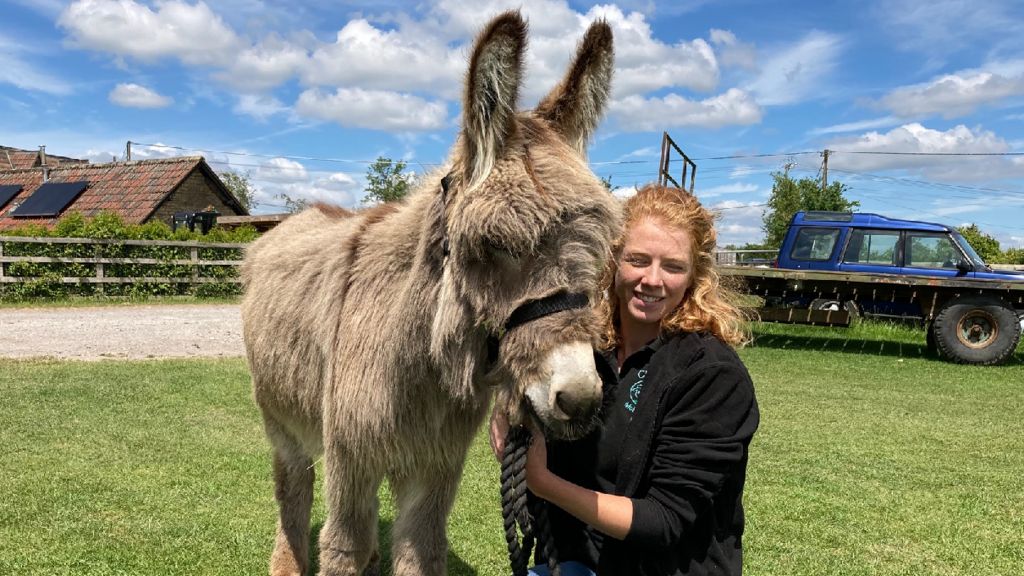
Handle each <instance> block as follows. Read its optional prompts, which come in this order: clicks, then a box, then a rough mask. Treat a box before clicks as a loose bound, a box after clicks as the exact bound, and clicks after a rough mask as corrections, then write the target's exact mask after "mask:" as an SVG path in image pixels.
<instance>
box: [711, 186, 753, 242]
mask: <svg viewBox="0 0 1024 576" xmlns="http://www.w3.org/2000/svg"><path fill="white" fill-rule="evenodd" d="M697 197H698V198H701V199H703V198H704V195H703V194H702V193H701V192H700V191H699V190H698V191H697ZM762 204H763V203H761V202H741V201H739V200H725V201H723V202H718V203H716V204H712V205H709V206H708V208H709V209H711V210H712V211H714V212H717V213H718V214H719V220H718V222H716V223H715V229H716V230H717V231H718V245H719V246H720V247H722V246H726V245H728V244H734V245H743V244H748V243H757V242H760V241H761V240H762V239H763V238H764V230H762V229H761V226H762V216H763V214H764V206H763V205H762Z"/></svg>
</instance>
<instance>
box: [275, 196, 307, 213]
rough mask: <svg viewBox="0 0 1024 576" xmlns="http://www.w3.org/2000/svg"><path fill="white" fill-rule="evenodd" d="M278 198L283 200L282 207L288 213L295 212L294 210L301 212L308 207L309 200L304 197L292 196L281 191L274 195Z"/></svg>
mask: <svg viewBox="0 0 1024 576" xmlns="http://www.w3.org/2000/svg"><path fill="white" fill-rule="evenodd" d="M275 198H277V199H278V200H281V201H282V202H284V209H285V211H286V212H288V213H289V214H295V213H296V212H302V211H303V210H305V209H306V208H309V204H310V202H309V200H307V199H305V198H292V197H291V196H289V195H287V194H284V193H281V194H278V195H277V196H275Z"/></svg>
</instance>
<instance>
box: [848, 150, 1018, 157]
mask: <svg viewBox="0 0 1024 576" xmlns="http://www.w3.org/2000/svg"><path fill="white" fill-rule="evenodd" d="M829 152H841V153H843V154H878V155H882V156H1024V152H883V151H880V150H879V151H872V150H829Z"/></svg>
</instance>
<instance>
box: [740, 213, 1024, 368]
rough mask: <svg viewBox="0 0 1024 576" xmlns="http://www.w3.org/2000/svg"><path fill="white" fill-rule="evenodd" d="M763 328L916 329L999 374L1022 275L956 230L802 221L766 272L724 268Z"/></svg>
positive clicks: (944, 350)
mask: <svg viewBox="0 0 1024 576" xmlns="http://www.w3.org/2000/svg"><path fill="white" fill-rule="evenodd" d="M721 271H722V274H723V275H724V276H728V277H732V278H734V279H735V280H736V281H737V283H738V284H739V285H740V286H741V288H743V289H745V290H746V292H748V293H750V294H753V295H756V296H759V297H761V298H762V299H763V301H764V304H763V307H762V308H761V309H760V310H759V311H758V312H759V314H760V317H761V319H762V320H764V321H773V322H792V323H806V324H823V325H838V326H846V325H849V323H850V321H851V319H852V318H854V317H856V316H859V315H863V316H872V317H889V318H892V317H896V318H903V319H906V318H909V319H916V320H918V321H919V324H920V325H921V326H923V327H924V328H925V329H926V330H927V342H928V346H929V348H930V349H932V350H934V351H935V352H937V353H938V354H939V355H940V356H942V357H944V358H947V359H949V360H952V361H955V362H959V363H965V364H999V363H1002V362H1004V361H1005V360H1006V359H1008V358H1009V357H1010V356H1011V355H1012V354H1013V352H1014V350H1015V349H1016V347H1017V344H1018V343H1019V341H1020V338H1021V331H1022V328H1024V272H1013V271H1001V270H993V269H992V268H991V267H990V266H988V265H987V264H986V263H985V262H984V261H983V260H982V259H981V258H980V257H979V256H978V255H977V253H976V252H975V251H974V249H973V248H972V247H971V245H970V244H969V243H968V242H967V240H965V239H964V238H963V236H961V235H960V233H959V232H957V231H956V229H955V228H952V227H949V226H945V225H942V224H933V223H929V222H916V221H912V220H897V219H892V218H886V217H884V216H879V215H877V214H863V213H850V212H798V213H797V214H796V215H794V217H793V219H792V220H791V222H790V226H789V229H788V230H787V233H786V237H785V239H784V240H783V243H782V247H781V248H780V249H779V252H778V255H777V258H776V259H775V260H774V261H773V262H772V264H771V266H766V267H745V266H723V267H722V269H721Z"/></svg>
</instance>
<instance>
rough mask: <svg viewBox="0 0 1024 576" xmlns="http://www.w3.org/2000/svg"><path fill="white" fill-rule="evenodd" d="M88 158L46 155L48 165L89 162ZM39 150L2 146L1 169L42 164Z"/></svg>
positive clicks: (15, 168)
mask: <svg viewBox="0 0 1024 576" xmlns="http://www.w3.org/2000/svg"><path fill="white" fill-rule="evenodd" d="M88 163H89V161H88V160H81V159H78V158H68V157H67V156H54V155H53V154H47V155H46V165H47V166H59V165H61V164H88ZM41 164H42V162H40V160H39V151H38V150H21V149H19V148H11V147H9V146H0V170H17V169H19V168H35V167H37V166H40V165H41Z"/></svg>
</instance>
